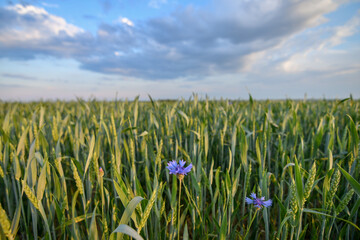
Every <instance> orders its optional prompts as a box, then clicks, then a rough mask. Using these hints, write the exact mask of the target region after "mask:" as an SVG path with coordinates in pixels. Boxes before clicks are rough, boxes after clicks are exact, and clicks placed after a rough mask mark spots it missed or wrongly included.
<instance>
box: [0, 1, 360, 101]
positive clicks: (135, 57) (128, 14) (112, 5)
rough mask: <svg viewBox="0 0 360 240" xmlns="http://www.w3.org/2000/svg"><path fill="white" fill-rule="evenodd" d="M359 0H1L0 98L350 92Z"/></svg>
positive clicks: (355, 73) (355, 80) (357, 89)
mask: <svg viewBox="0 0 360 240" xmlns="http://www.w3.org/2000/svg"><path fill="white" fill-rule="evenodd" d="M359 26H360V2H359V1H346V0H318V1H313V0H208V1H204V0H197V1H184V0H183V1H180V0H132V1H131V0H94V1H70V0H63V1H45V0H44V1H41V0H33V1H32V0H28V1H14V0H13V1H9V0H0V99H2V100H24V101H28V100H39V99H44V100H47V99H52V100H55V99H62V100H71V99H76V97H80V98H84V99H89V98H91V97H95V98H97V99H107V100H112V99H115V97H117V98H118V99H119V98H120V99H125V98H128V99H133V98H134V97H136V96H137V95H140V99H143V100H146V99H148V94H150V95H151V96H152V97H153V98H155V99H168V98H171V99H178V98H181V97H184V98H186V99H187V98H189V97H190V96H191V95H192V94H193V93H198V94H199V95H200V96H203V97H204V96H209V97H211V98H221V97H223V98H230V99H247V98H248V94H249V93H250V94H251V95H252V96H253V97H254V98H256V99H284V98H297V99H299V98H300V99H302V98H304V96H305V95H306V96H307V97H308V98H324V97H325V98H338V99H341V98H346V97H348V96H349V95H350V94H352V95H353V97H355V98H360V32H359V29H360V28H359Z"/></svg>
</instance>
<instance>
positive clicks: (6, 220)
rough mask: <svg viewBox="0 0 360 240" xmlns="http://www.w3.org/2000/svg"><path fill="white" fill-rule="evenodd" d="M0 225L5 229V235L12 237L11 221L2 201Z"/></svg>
mask: <svg viewBox="0 0 360 240" xmlns="http://www.w3.org/2000/svg"><path fill="white" fill-rule="evenodd" d="M0 225H1V228H2V230H3V232H4V233H5V235H6V236H7V237H8V238H10V236H11V233H10V226H11V225H10V221H9V218H8V216H7V215H6V212H5V210H4V209H3V208H2V206H1V203H0Z"/></svg>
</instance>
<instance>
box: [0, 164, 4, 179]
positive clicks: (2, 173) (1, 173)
mask: <svg viewBox="0 0 360 240" xmlns="http://www.w3.org/2000/svg"><path fill="white" fill-rule="evenodd" d="M0 176H1V177H2V178H4V171H3V170H2V167H1V166H0Z"/></svg>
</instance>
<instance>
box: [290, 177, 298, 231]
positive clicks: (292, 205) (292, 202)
mask: <svg viewBox="0 0 360 240" xmlns="http://www.w3.org/2000/svg"><path fill="white" fill-rule="evenodd" d="M290 193H291V200H290V209H291V210H290V214H291V216H292V218H291V225H294V224H295V218H296V213H297V211H298V210H299V206H298V202H297V199H296V188H295V183H292V184H291V186H290Z"/></svg>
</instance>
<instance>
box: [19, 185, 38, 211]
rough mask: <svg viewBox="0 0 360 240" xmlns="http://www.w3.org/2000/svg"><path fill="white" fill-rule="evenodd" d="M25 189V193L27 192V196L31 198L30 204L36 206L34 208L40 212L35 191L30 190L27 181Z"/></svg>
mask: <svg viewBox="0 0 360 240" xmlns="http://www.w3.org/2000/svg"><path fill="white" fill-rule="evenodd" d="M23 187H24V192H25V194H26V196H27V197H28V198H29V200H30V202H31V203H32V204H33V205H34V207H35V208H36V209H37V210H39V201H38V199H37V198H36V196H35V194H34V193H33V191H32V190H31V189H30V187H29V186H28V185H27V184H26V182H25V181H23Z"/></svg>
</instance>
